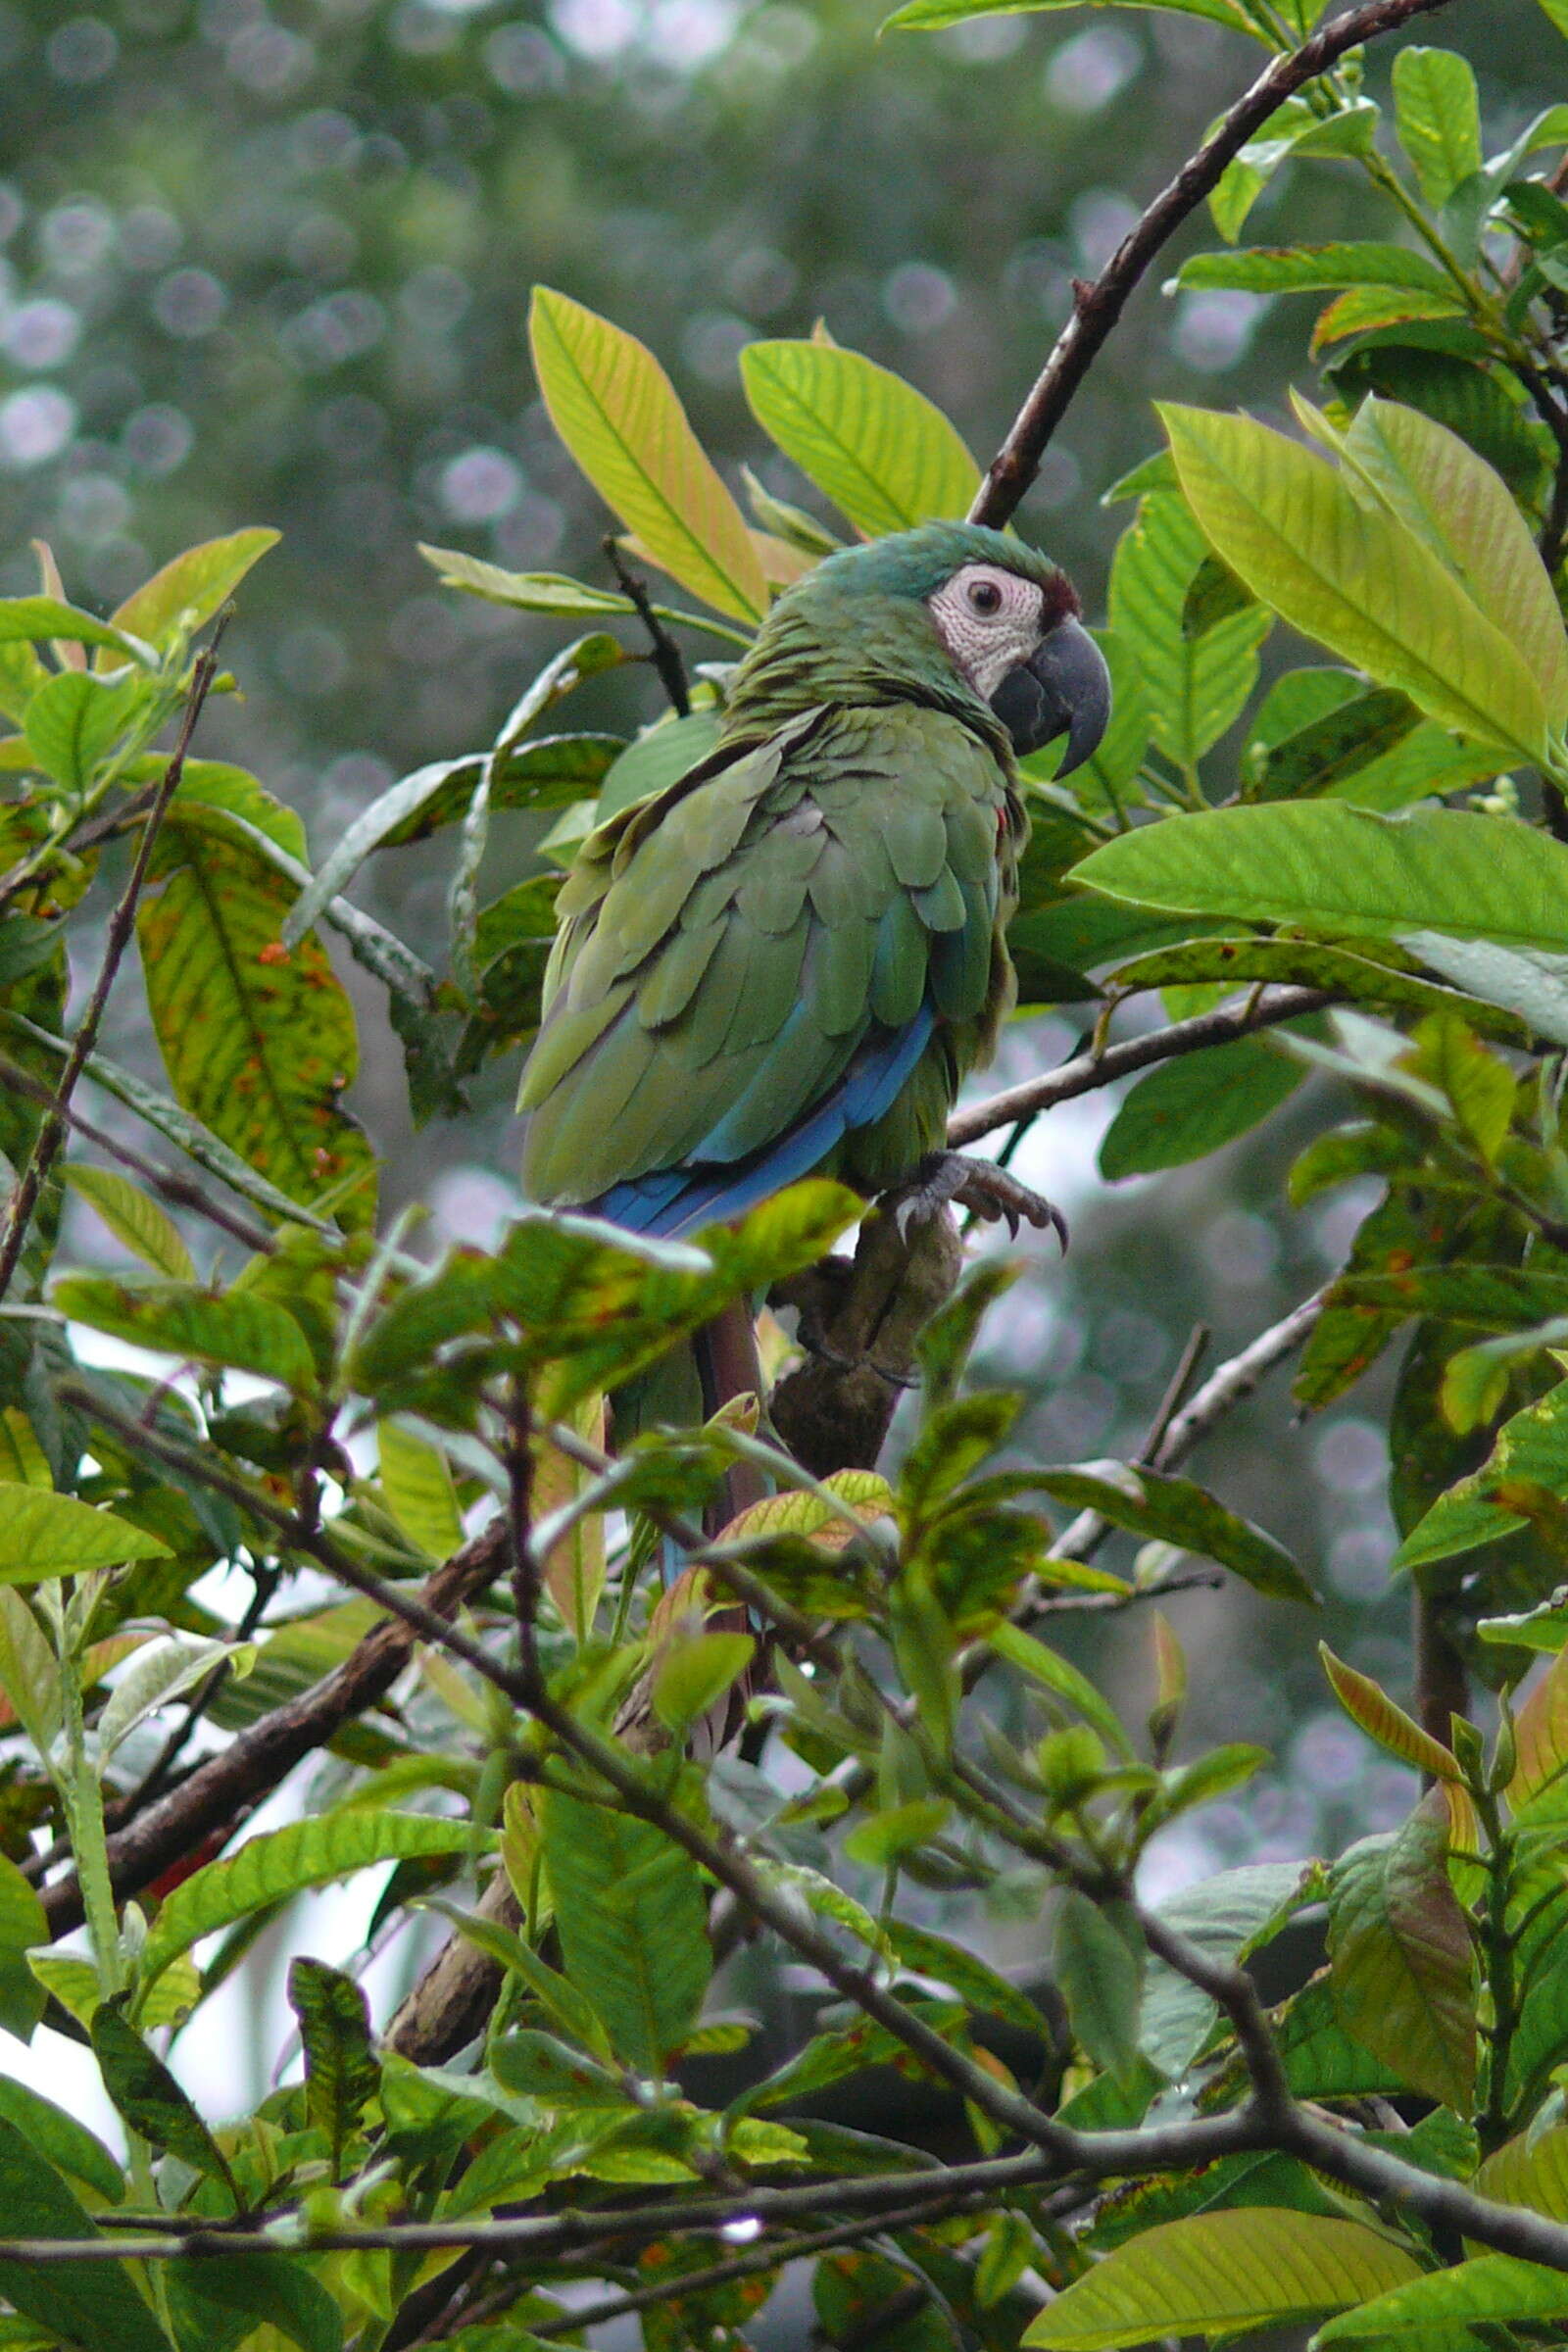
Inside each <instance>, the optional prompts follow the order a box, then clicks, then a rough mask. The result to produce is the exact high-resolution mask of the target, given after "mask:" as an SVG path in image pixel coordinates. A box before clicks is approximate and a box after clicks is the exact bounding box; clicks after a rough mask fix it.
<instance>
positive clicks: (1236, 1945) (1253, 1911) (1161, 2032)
mask: <svg viewBox="0 0 1568 2352" xmlns="http://www.w3.org/2000/svg"><path fill="white" fill-rule="evenodd" d="M1312 1899H1313V1888H1312V1886H1311V1874H1310V1873H1309V1872H1307V1871H1305V1870H1303V1869H1302V1868H1301V1867H1300V1866H1299V1864H1297V1863H1294V1862H1250V1863H1246V1864H1244V1865H1243V1866H1242V1867H1241V1868H1240V1869H1238V1870H1222V1871H1219V1872H1218V1873H1216V1875H1215V1876H1214V1877H1213V1878H1210V1879H1201V1880H1200V1881H1199V1883H1198V1884H1197V1885H1196V1886H1194V1887H1182V1888H1181V1890H1180V1891H1179V1892H1178V1893H1176V1894H1172V1895H1167V1896H1166V1897H1165V1899H1164V1900H1163V1901H1162V1902H1161V1903H1159V1904H1158V1905H1156V1910H1157V1914H1158V1917H1159V1918H1160V1919H1161V1920H1162V1921H1163V1922H1164V1924H1165V1926H1166V1927H1168V1928H1173V1929H1175V1931H1176V1933H1177V1934H1178V1935H1180V1936H1185V1937H1186V1938H1187V1940H1188V1941H1189V1943H1195V1944H1197V1946H1198V1947H1199V1949H1200V1950H1201V1952H1203V1953H1205V1954H1206V1955H1207V1956H1208V1957H1209V1958H1210V1959H1211V1960H1219V1961H1224V1962H1226V1963H1227V1964H1229V1963H1232V1962H1235V1961H1241V1960H1245V1959H1246V1958H1247V1957H1248V1955H1249V1954H1250V1953H1251V1952H1253V1951H1255V1950H1256V1949H1257V1948H1258V1946H1259V1945H1260V1944H1263V1943H1266V1942H1268V1940H1269V1939H1270V1937H1271V1936H1273V1935H1274V1934H1276V1933H1277V1931H1278V1929H1279V1928H1281V1927H1283V1926H1284V1924H1285V1922H1286V1920H1287V1919H1288V1918H1289V1917H1290V1916H1291V1914H1292V1912H1293V1911H1295V1910H1297V1909H1299V1907H1300V1905H1301V1904H1303V1903H1306V1902H1310V1901H1311V1900H1312ZM1217 2015H1218V2010H1217V2007H1216V2004H1215V2003H1214V2002H1213V2001H1212V2000H1211V1999H1210V1998H1209V1996H1208V1994H1207V1993H1205V1992H1204V1991H1202V1989H1201V1987H1200V1986H1199V1985H1194V1984H1192V1983H1190V1982H1189V1980H1188V1979H1187V1978H1186V1977H1184V1976H1181V1975H1180V1974H1178V1972H1177V1971H1176V1970H1175V1969H1174V1968H1172V1967H1171V1966H1170V1965H1169V1964H1168V1963H1167V1962H1166V1961H1164V1960H1161V1959H1158V1958H1157V1957H1155V1956H1153V1955H1151V1958H1150V1962H1149V1972H1148V1977H1147V1981H1146V1983H1145V1986H1144V2007H1143V2019H1142V2025H1141V2029H1140V2033H1139V2039H1138V2046H1139V2048H1140V2050H1141V2051H1142V2053H1143V2055H1144V2057H1145V2058H1146V2059H1147V2060H1148V2062H1149V2064H1150V2065H1151V2066H1154V2067H1157V2068H1158V2070H1159V2072H1160V2073H1161V2074H1162V2075H1164V2076H1165V2077H1166V2078H1167V2079H1168V2080H1169V2081H1170V2082H1183V2081H1184V2080H1185V2079H1186V2077H1187V2075H1188V2073H1189V2071H1190V2069H1191V2067H1192V2065H1193V2062H1194V2060H1195V2059H1196V2058H1197V2057H1198V2055H1199V2052H1200V2051H1201V2049H1202V2047H1203V2044H1204V2043H1205V2042H1206V2041H1207V2039H1208V2036H1209V2034H1210V2031H1211V2030H1212V2028H1213V2025H1214V2021H1215V2018H1216V2016H1217Z"/></svg>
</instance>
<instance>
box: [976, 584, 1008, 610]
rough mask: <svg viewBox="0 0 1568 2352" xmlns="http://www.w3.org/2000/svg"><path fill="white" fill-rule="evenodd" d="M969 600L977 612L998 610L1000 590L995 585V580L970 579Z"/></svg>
mask: <svg viewBox="0 0 1568 2352" xmlns="http://www.w3.org/2000/svg"><path fill="white" fill-rule="evenodd" d="M969 602H970V604H971V605H972V606H973V608H974V610H975V611H976V612H977V613H1000V612H1001V610H1002V590H1001V589H1000V588H999V587H998V586H997V583H996V581H995V580H971V582H970V583H969Z"/></svg>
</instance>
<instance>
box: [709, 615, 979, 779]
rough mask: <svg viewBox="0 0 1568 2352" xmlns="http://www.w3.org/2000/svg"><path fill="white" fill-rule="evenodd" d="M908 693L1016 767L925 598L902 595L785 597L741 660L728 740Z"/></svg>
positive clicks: (902, 698)
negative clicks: (815, 713) (824, 709)
mask: <svg viewBox="0 0 1568 2352" xmlns="http://www.w3.org/2000/svg"><path fill="white" fill-rule="evenodd" d="M889 702H910V703H919V704H922V705H925V706H926V707H927V708H929V709H933V710H937V711H947V712H948V713H949V714H950V715H951V716H952V717H954V718H956V719H959V720H961V721H962V723H963V725H964V726H966V727H967V728H969V730H970V731H971V733H973V734H975V735H978V736H979V737H980V738H981V740H982V741H983V742H984V743H985V744H986V745H987V746H988V747H989V748H990V749H991V750H992V751H993V752H994V753H995V755H996V757H997V760H998V761H999V762H1000V763H1001V765H1002V767H1003V768H1004V770H1005V772H1006V773H1008V774H1009V775H1010V773H1011V770H1012V764H1013V761H1012V746H1011V742H1010V739H1009V737H1008V735H1007V731H1006V728H1005V726H1004V724H1003V723H1002V721H1001V720H1000V719H999V718H998V716H997V714H996V712H995V711H993V710H992V709H991V707H990V705H989V704H988V703H985V702H983V701H982V700H981V698H980V696H979V695H978V694H977V693H976V692H975V690H974V688H973V687H972V686H971V685H970V684H969V682H968V681H967V679H965V678H964V677H962V676H961V675H960V674H959V672H958V671H957V670H956V668H955V667H954V665H953V662H952V661H951V660H950V659H949V657H948V654H947V652H946V650H945V648H944V647H943V644H942V640H941V638H940V637H939V635H938V634H937V630H936V626H935V624H934V622H933V620H932V618H931V615H930V613H929V612H928V611H927V610H926V608H925V606H924V605H923V604H916V603H912V602H911V601H910V600H908V599H907V598H904V597H893V596H889V597H885V598H884V597H875V598H873V597H867V596H865V595H863V594H861V595H856V596H855V597H854V598H853V599H851V598H849V597H845V598H842V599H841V598H839V597H837V596H830V595H825V594H824V595H819V596H816V597H813V598H811V599H809V600H807V599H803V598H788V599H785V600H784V601H783V602H781V603H780V604H779V605H778V606H777V607H776V608H775V609H774V611H773V613H771V614H770V615H769V617H768V619H767V620H766V621H765V622H764V624H763V626H762V630H761V633H760V636H759V637H758V639H757V642H756V644H755V645H754V646H753V647H752V650H751V652H750V653H749V654H748V655H747V657H746V659H745V661H744V662H742V663H741V665H740V668H739V671H738V672H737V674H736V677H735V681H734V684H733V686H732V688H731V692H730V700H729V705H728V708H727V710H726V712H725V718H724V735H725V737H726V738H728V739H735V738H749V739H752V740H756V739H757V738H758V737H759V736H762V735H769V734H771V733H772V732H773V731H774V729H775V728H777V727H779V726H782V725H783V724H784V723H785V722H786V721H787V720H789V719H791V718H795V717H798V716H799V715H800V714H801V713H802V712H803V711H812V710H820V709H821V708H822V707H823V706H824V705H827V706H832V707H836V708H838V709H841V710H842V709H854V708H856V707H857V706H866V705H875V704H886V703H889Z"/></svg>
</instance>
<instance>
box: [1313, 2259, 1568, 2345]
mask: <svg viewBox="0 0 1568 2352" xmlns="http://www.w3.org/2000/svg"><path fill="white" fill-rule="evenodd" d="M1560 2319H1568V2278H1564V2277H1563V2274H1562V2273H1561V2271H1553V2270H1548V2269H1547V2268H1546V2266H1545V2264H1544V2263H1540V2262H1522V2261H1520V2260H1519V2259H1518V2258H1517V2256H1515V2255H1512V2254H1482V2255H1480V2256H1478V2257H1477V2259H1476V2260H1475V2261H1474V2262H1460V2263H1456V2264H1455V2265H1454V2266H1453V2268H1452V2269H1451V2270H1441V2271H1432V2272H1429V2273H1428V2275H1427V2276H1426V2278H1414V2279H1412V2280H1411V2281H1410V2282H1409V2284H1408V2285H1406V2286H1397V2287H1395V2288H1394V2289H1393V2290H1392V2291H1391V2292H1389V2293H1387V2294H1383V2295H1380V2296H1378V2298H1377V2300H1376V2301H1375V2302H1372V2303H1367V2304H1363V2305H1362V2307H1361V2308H1360V2310H1358V2311H1348V2312H1347V2313H1346V2314H1345V2316H1344V2318H1343V2319H1339V2320H1332V2321H1331V2322H1330V2323H1329V2325H1328V2327H1320V2328H1319V2329H1318V2331H1317V2333H1316V2335H1315V2336H1314V2337H1313V2338H1312V2345H1313V2352H1316V2347H1317V2346H1318V2345H1319V2344H1338V2343H1350V2344H1357V2345H1363V2344H1378V2345H1382V2344H1385V2343H1390V2342H1395V2343H1397V2342H1399V2341H1401V2340H1402V2339H1405V2338H1407V2337H1410V2336H1413V2337H1414V2338H1415V2340H1416V2344H1417V2346H1418V2347H1420V2346H1422V2345H1431V2344H1440V2343H1451V2342H1455V2341H1459V2342H1464V2343H1469V2344H1473V2343H1479V2342H1483V2341H1485V2342H1487V2343H1491V2342H1493V2341H1495V2340H1503V2341H1507V2342H1512V2341H1513V2340H1515V2339H1514V2338H1513V2337H1512V2336H1507V2337H1504V2338H1502V2339H1496V2338H1495V2337H1494V2334H1493V2332H1492V2329H1491V2328H1489V2329H1488V2332H1487V2334H1486V2336H1485V2337H1480V2336H1477V2335H1476V2334H1474V2333H1473V2332H1472V2331H1471V2327H1470V2325H1469V2324H1470V2323H1471V2322H1476V2323H1480V2324H1482V2325H1485V2324H1486V2323H1487V2322H1491V2323H1492V2324H1493V2327H1495V2326H1497V2325H1498V2324H1500V2323H1505V2322H1507V2321H1510V2320H1522V2321H1525V2322H1527V2323H1528V2322H1530V2321H1534V2322H1535V2323H1536V2325H1537V2326H1538V2327H1539V2326H1541V2325H1542V2324H1543V2323H1544V2322H1546V2321H1550V2320H1560ZM1456 2331H1460V2332H1456ZM1532 2338H1533V2340H1535V2341H1538V2342H1539V2341H1540V2340H1541V2339H1540V2337H1537V2336H1536V2335H1535V2332H1534V2329H1532ZM1551 2340H1552V2341H1554V2342H1556V2341H1560V2340H1561V2339H1560V2338H1559V2337H1558V2336H1557V2335H1556V2334H1555V2331H1553V2334H1552V2339H1551Z"/></svg>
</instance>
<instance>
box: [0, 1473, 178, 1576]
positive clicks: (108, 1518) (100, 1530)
mask: <svg viewBox="0 0 1568 2352" xmlns="http://www.w3.org/2000/svg"><path fill="white" fill-rule="evenodd" d="M168 1556H169V1545H168V1544H166V1543H165V1542H164V1541H163V1538H162V1537H161V1536H154V1535H150V1534H149V1533H148V1531H147V1530H146V1529H145V1528H142V1527H131V1526H129V1525H128V1524H127V1522H126V1521H125V1520H123V1519H117V1518H115V1517H114V1516H113V1514H112V1513H111V1512H109V1511H100V1510H95V1509H93V1507H92V1506H91V1504H89V1503H85V1502H75V1501H73V1499H72V1497H71V1496H70V1495H54V1494H50V1493H46V1492H45V1491H44V1490H43V1489H42V1488H40V1487H32V1486H26V1485H25V1484H20V1483H17V1482H14V1481H12V1480H10V1479H3V1480H0V1584H7V1585H32V1584H36V1583H37V1582H38V1580H39V1579H40V1578H41V1577H46V1576H70V1575H73V1574H75V1573H77V1572H79V1571H80V1570H82V1569H86V1568H109V1567H113V1566H115V1565H116V1564H118V1562H120V1561H122V1560H158V1559H167V1558H168Z"/></svg>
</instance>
